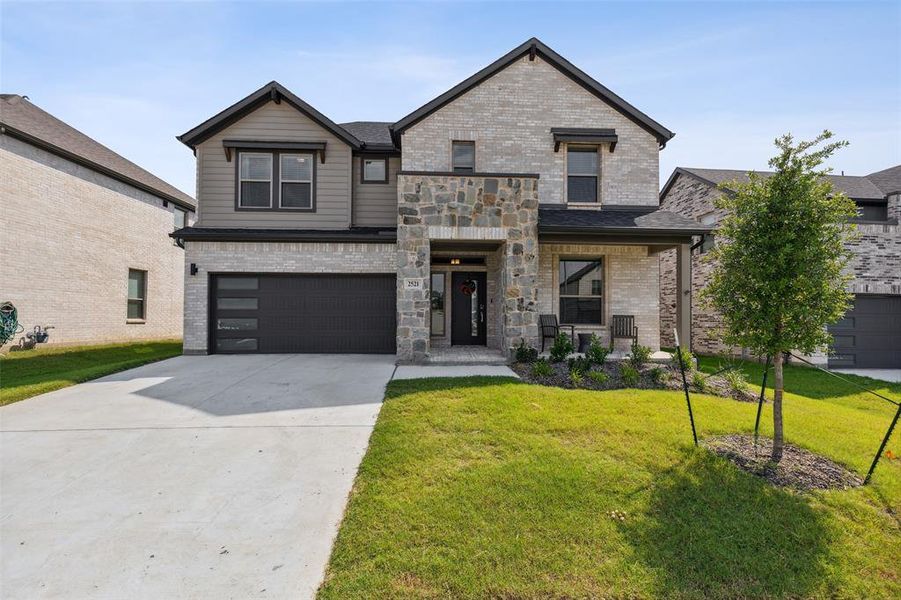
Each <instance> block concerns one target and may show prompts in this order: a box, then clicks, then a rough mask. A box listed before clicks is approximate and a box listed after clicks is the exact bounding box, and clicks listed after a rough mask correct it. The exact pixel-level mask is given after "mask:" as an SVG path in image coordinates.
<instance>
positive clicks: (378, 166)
mask: <svg viewBox="0 0 901 600" xmlns="http://www.w3.org/2000/svg"><path fill="white" fill-rule="evenodd" d="M362 162H363V164H362V165H361V169H362V177H361V180H362V182H363V183H388V159H386V158H364V159H363V161H362Z"/></svg>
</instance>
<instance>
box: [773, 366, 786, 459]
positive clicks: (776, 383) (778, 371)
mask: <svg viewBox="0 0 901 600" xmlns="http://www.w3.org/2000/svg"><path fill="white" fill-rule="evenodd" d="M784 360H785V355H783V354H782V352H776V353H775V355H774V357H773V457H772V458H773V462H775V463H778V462H779V461H780V460H782V443H783V441H782V362H783V361H784Z"/></svg>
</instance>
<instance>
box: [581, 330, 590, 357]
mask: <svg viewBox="0 0 901 600" xmlns="http://www.w3.org/2000/svg"><path fill="white" fill-rule="evenodd" d="M590 345H591V334H590V333H580V334H579V352H581V353H582V354H585V353H586V352H588V346H590Z"/></svg>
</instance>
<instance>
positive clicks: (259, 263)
mask: <svg viewBox="0 0 901 600" xmlns="http://www.w3.org/2000/svg"><path fill="white" fill-rule="evenodd" d="M185 247H186V256H187V258H186V260H185V269H184V278H185V325H184V331H185V336H184V337H185V353H187V354H203V353H206V352H207V341H208V329H207V326H208V316H209V275H210V273H242V272H243V273H394V272H396V270H397V252H396V249H395V245H394V244H363V243H346V242H342V243H306V242H304V243H276V242H187V243H186V244H185ZM191 263H195V264H196V265H197V269H198V272H197V274H196V275H191V274H190V264H191Z"/></svg>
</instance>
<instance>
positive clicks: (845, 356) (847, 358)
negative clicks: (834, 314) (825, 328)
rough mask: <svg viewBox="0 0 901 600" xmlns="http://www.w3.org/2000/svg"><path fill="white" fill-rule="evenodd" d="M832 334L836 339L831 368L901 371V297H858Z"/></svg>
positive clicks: (830, 359)
mask: <svg viewBox="0 0 901 600" xmlns="http://www.w3.org/2000/svg"><path fill="white" fill-rule="evenodd" d="M829 331H830V332H831V333H832V335H833V337H834V338H835V343H834V352H835V356H830V358H829V366H830V367H857V368H874V369H898V368H901V296H871V295H858V296H856V297H855V299H854V306H853V307H852V308H851V310H850V311H849V312H848V313H847V314H846V315H845V318H844V319H842V320H841V321H839V322H838V323H836V324H835V325H832V326H831V327H829Z"/></svg>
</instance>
